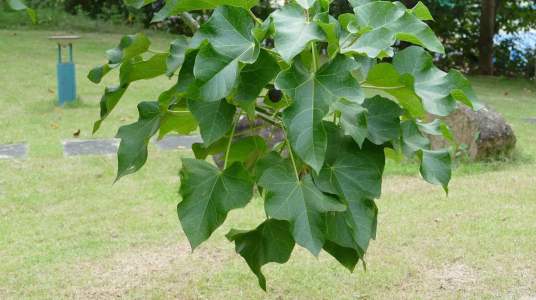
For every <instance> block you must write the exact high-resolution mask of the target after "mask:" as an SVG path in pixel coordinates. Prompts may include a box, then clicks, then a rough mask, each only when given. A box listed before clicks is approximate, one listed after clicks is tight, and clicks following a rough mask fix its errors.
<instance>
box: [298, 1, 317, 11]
mask: <svg viewBox="0 0 536 300" xmlns="http://www.w3.org/2000/svg"><path fill="white" fill-rule="evenodd" d="M296 2H297V3H298V4H299V5H300V6H301V7H303V8H304V9H309V8H311V7H313V6H314V5H315V3H316V0H296Z"/></svg>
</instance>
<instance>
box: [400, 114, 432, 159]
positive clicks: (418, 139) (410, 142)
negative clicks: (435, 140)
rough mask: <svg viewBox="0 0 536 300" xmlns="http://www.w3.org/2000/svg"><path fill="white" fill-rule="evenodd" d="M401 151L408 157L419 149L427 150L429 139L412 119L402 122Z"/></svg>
mask: <svg viewBox="0 0 536 300" xmlns="http://www.w3.org/2000/svg"><path fill="white" fill-rule="evenodd" d="M401 127H402V151H403V152H404V155H406V157H408V158H412V157H413V156H414V155H415V153H417V152H418V151H419V150H423V149H424V150H429V149H430V140H428V138H426V137H425V136H424V135H423V134H422V133H421V131H420V130H419V126H417V123H415V121H412V120H407V121H404V122H402V124H401Z"/></svg>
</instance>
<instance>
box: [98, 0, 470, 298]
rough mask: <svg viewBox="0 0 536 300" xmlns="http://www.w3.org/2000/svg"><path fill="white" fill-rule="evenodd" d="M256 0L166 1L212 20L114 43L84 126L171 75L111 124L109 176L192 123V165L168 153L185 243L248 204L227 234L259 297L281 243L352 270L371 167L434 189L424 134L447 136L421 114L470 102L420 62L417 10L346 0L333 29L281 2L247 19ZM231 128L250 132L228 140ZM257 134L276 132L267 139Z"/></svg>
mask: <svg viewBox="0 0 536 300" xmlns="http://www.w3.org/2000/svg"><path fill="white" fill-rule="evenodd" d="M153 1H154V0H153ZM153 1H151V0H139V1H126V2H130V4H132V5H135V6H138V7H141V6H143V5H145V4H148V3H150V2H153ZM257 2H258V1H257V0H203V1H200V0H168V1H166V4H165V6H164V7H163V8H162V10H161V11H160V12H158V14H157V15H156V18H157V19H163V18H166V17H167V16H170V15H183V16H184V13H185V12H188V11H196V10H210V9H213V12H212V14H211V16H210V18H209V19H208V20H207V21H206V22H205V23H203V24H202V25H201V26H200V27H199V28H198V30H197V31H196V32H195V34H194V35H193V37H191V38H190V37H184V36H179V37H177V39H176V40H174V41H172V42H171V45H170V47H169V51H167V52H162V53H160V52H155V51H152V50H149V45H150V41H149V40H148V38H147V37H146V36H145V35H143V34H141V33H140V34H136V35H127V36H125V37H123V38H122V39H121V41H120V43H119V45H118V46H117V47H116V48H114V49H111V50H109V51H107V53H106V54H107V58H108V63H107V64H104V65H101V66H99V67H96V68H95V69H93V70H91V72H90V73H89V75H88V78H89V79H90V80H91V81H93V82H95V83H99V82H100V81H101V79H102V78H103V77H104V76H105V75H106V74H107V73H109V72H110V71H112V70H114V69H119V85H117V86H113V87H106V89H105V92H104V95H103V96H102V99H101V102H100V107H101V117H100V120H99V121H97V122H96V123H95V127H94V130H95V131H96V130H98V128H99V126H100V125H101V122H102V121H103V120H104V119H105V118H106V117H107V116H108V115H109V114H110V112H111V111H112V110H113V109H114V107H115V106H116V105H117V103H118V102H119V100H120V99H121V97H122V96H123V94H124V93H125V91H126V90H127V89H128V87H129V86H130V85H131V84H132V83H133V82H135V81H138V80H143V79H150V78H154V77H158V76H162V77H164V78H165V77H169V78H171V79H172V80H173V81H172V82H173V83H174V84H173V85H172V86H171V87H170V88H169V89H168V90H166V91H163V92H162V93H161V94H160V96H159V97H158V100H157V101H150V102H141V103H139V104H138V111H139V120H138V121H137V122H135V123H133V124H130V125H127V126H123V127H121V128H120V129H119V131H118V134H117V136H118V137H119V138H120V139H121V144H120V147H119V152H118V174H117V179H119V178H121V177H122V176H125V175H127V174H131V173H134V172H136V171H138V170H139V169H140V168H141V167H142V166H143V165H144V163H145V161H146V160H147V156H148V152H147V145H148V143H149V140H150V139H151V138H152V137H153V136H155V135H158V138H162V137H164V136H165V135H167V134H169V133H172V132H174V133H179V134H189V133H192V132H195V131H196V130H198V129H199V132H200V134H201V137H202V139H203V143H200V144H195V145H194V146H193V149H194V153H195V156H196V159H192V158H183V159H182V170H181V171H180V179H181V188H180V195H181V196H182V200H181V201H180V203H179V204H178V207H177V211H178V216H179V220H180V223H181V225H182V229H183V230H184V233H185V234H186V236H187V238H188V240H189V242H190V244H191V247H192V249H195V248H197V247H198V246H199V245H200V244H201V243H203V242H204V241H206V240H207V239H208V238H209V237H210V236H211V234H212V233H213V232H214V231H215V230H216V229H217V228H218V227H219V226H221V225H222V224H223V222H224V221H225V219H226V217H227V214H228V213H229V211H231V210H233V209H239V208H243V207H245V206H246V205H248V203H249V202H250V201H251V200H252V198H253V197H260V198H262V201H263V204H264V213H265V215H266V219H265V220H264V222H262V223H261V224H259V225H258V226H257V227H256V228H250V229H246V230H242V229H241V230H231V231H230V232H229V233H228V234H227V235H226V237H227V238H228V239H229V240H230V241H231V242H234V243H235V246H236V252H237V253H238V254H240V255H241V256H242V257H243V258H244V259H245V260H246V262H247V264H248V265H249V267H250V268H251V270H252V271H253V272H254V273H255V275H256V276H257V277H258V281H259V284H260V286H261V287H262V288H263V289H266V279H265V277H264V275H263V274H262V272H261V268H262V266H263V265H265V264H267V263H270V262H276V263H285V262H287V261H288V260H289V258H290V255H291V253H292V251H293V249H294V247H295V244H298V245H299V246H301V247H304V248H305V249H307V250H308V251H309V252H311V253H312V254H313V255H315V256H318V255H319V253H320V252H321V251H322V250H324V251H326V252H327V253H329V254H330V255H332V256H333V257H334V258H335V259H336V260H337V261H339V262H340V263H341V264H342V265H343V266H344V267H346V268H347V269H349V270H351V271H353V270H354V268H355V266H356V264H357V263H358V262H359V261H360V260H361V261H363V260H364V257H365V253H366V251H367V248H368V246H369V242H370V240H371V239H374V238H375V235H376V226H377V215H378V208H377V207H376V204H375V199H378V198H379V197H380V194H381V185H382V176H383V171H384V165H385V160H386V157H390V158H393V159H398V158H401V157H403V156H405V157H407V158H409V159H413V160H416V161H418V162H419V163H420V173H421V175H422V177H423V178H424V180H426V181H428V182H430V183H432V184H439V185H441V186H442V187H443V188H444V190H445V191H448V189H447V187H448V183H449V180H450V177H451V154H450V150H449V149H444V150H432V149H431V146H430V141H429V139H428V136H430V135H437V136H443V137H444V138H446V139H448V140H450V141H452V135H451V133H450V131H449V128H448V127H447V126H446V125H445V124H444V123H443V122H442V121H440V120H439V119H434V118H432V117H430V116H447V115H449V114H450V113H451V112H453V111H454V110H455V109H456V107H457V105H458V102H460V103H463V104H465V105H467V106H470V107H472V108H476V105H477V102H476V99H475V95H474V93H473V91H472V89H471V86H470V84H469V82H468V80H467V79H465V78H464V77H463V75H462V74H461V73H459V72H457V71H450V72H448V73H445V72H443V71H441V70H439V69H438V68H437V67H435V66H434V64H433V55H440V54H442V53H443V52H444V49H443V46H442V45H441V42H440V41H439V39H438V38H437V37H436V36H435V34H434V33H433V31H432V30H431V29H430V28H429V27H428V25H427V24H426V23H425V22H426V21H432V20H433V19H432V16H431V15H430V13H429V11H428V9H427V8H426V7H425V6H424V5H423V4H422V3H419V4H417V5H416V6H415V7H414V8H411V9H408V8H406V7H405V6H404V5H403V4H401V3H400V2H389V1H370V0H350V3H351V5H352V6H353V8H354V12H353V13H346V14H342V15H340V16H339V17H338V18H337V19H336V18H334V17H332V16H331V15H330V14H329V4H330V1H329V0H295V1H287V2H289V3H286V4H285V5H283V6H281V7H280V8H278V9H277V10H275V11H274V12H273V13H272V14H271V15H270V16H269V17H268V18H267V19H266V20H260V19H259V18H257V17H256V16H255V15H254V14H253V13H252V11H251V9H252V8H253V7H254V6H255V5H256V4H257ZM187 16H188V15H187ZM190 21H192V22H195V20H193V19H191V20H190ZM194 25H195V24H194ZM401 42H402V44H401ZM402 45H404V46H405V47H402ZM401 48H403V50H401ZM429 52H432V53H434V54H430V53H429ZM244 120H246V122H245V123H246V124H248V123H250V124H252V125H251V128H249V129H248V128H246V129H243V128H242V129H241V131H240V130H239V131H237V129H236V128H237V127H238V125H239V124H242V123H244ZM259 120H260V121H259ZM258 127H268V128H271V129H270V130H272V131H279V132H280V133H281V137H280V141H276V142H274V141H272V140H271V138H272V135H262V134H258V132H259V131H258ZM274 129H275V130H274ZM248 131H249V132H250V133H249V134H247V133H248ZM244 133H246V134H244ZM208 155H217V156H218V157H219V158H221V161H222V163H221V167H218V166H216V165H215V164H213V163H211V162H208V161H206V157H207V156H208Z"/></svg>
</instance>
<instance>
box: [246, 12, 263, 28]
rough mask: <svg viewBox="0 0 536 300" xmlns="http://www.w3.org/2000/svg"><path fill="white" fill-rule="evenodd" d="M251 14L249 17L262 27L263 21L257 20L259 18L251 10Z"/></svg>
mask: <svg viewBox="0 0 536 300" xmlns="http://www.w3.org/2000/svg"><path fill="white" fill-rule="evenodd" d="M248 12H249V15H250V16H251V17H252V18H253V20H255V22H256V23H257V24H259V25H262V21H261V20H260V19H259V18H257V16H256V15H255V14H254V13H253V12H252V11H251V10H248Z"/></svg>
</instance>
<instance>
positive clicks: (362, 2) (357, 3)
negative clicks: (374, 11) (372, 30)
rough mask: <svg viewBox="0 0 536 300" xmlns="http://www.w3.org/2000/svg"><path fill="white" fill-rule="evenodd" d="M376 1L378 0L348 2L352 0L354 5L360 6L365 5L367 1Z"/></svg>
mask: <svg viewBox="0 0 536 300" xmlns="http://www.w3.org/2000/svg"><path fill="white" fill-rule="evenodd" d="M374 1H376V0H348V2H350V4H351V5H352V7H359V6H361V5H365V4H367V3H370V2H374Z"/></svg>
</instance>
